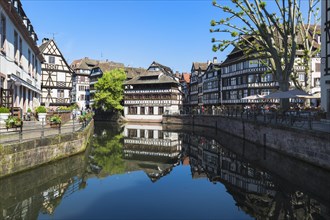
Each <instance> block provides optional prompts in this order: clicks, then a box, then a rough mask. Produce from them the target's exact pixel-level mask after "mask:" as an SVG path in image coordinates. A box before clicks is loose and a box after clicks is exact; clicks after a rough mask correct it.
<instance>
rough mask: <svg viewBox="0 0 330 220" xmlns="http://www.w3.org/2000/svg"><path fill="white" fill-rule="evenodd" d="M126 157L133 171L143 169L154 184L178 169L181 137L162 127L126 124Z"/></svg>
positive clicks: (124, 147)
mask: <svg viewBox="0 0 330 220" xmlns="http://www.w3.org/2000/svg"><path fill="white" fill-rule="evenodd" d="M123 153H124V159H125V160H127V163H128V167H130V170H132V168H133V167H135V169H136V170H140V169H142V170H144V171H145V172H146V173H147V175H148V177H149V178H150V179H151V181H153V182H155V181H157V180H158V179H160V178H161V177H163V176H165V175H167V174H168V173H170V172H171V171H172V168H173V167H174V166H175V165H178V163H179V156H180V153H181V141H180V140H179V135H178V133H174V132H168V131H164V130H163V127H162V125H161V124H146V125H142V124H126V125H125V128H124V146H123ZM134 164H135V165H134ZM137 166H138V167H137Z"/></svg>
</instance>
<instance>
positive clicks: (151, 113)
mask: <svg viewBox="0 0 330 220" xmlns="http://www.w3.org/2000/svg"><path fill="white" fill-rule="evenodd" d="M153 114H154V107H149V115H153Z"/></svg>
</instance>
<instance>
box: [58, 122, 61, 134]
mask: <svg viewBox="0 0 330 220" xmlns="http://www.w3.org/2000/svg"><path fill="white" fill-rule="evenodd" d="M58 134H61V123H60V124H59V125H58Z"/></svg>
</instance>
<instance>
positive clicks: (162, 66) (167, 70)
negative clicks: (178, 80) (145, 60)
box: [148, 61, 173, 75]
mask: <svg viewBox="0 0 330 220" xmlns="http://www.w3.org/2000/svg"><path fill="white" fill-rule="evenodd" d="M152 67H159V68H160V69H162V70H163V71H164V73H166V74H170V75H173V70H172V69H171V68H169V67H168V66H165V65H162V64H160V63H157V62H155V61H153V62H152V64H150V66H149V68H148V70H149V69H150V68H152Z"/></svg>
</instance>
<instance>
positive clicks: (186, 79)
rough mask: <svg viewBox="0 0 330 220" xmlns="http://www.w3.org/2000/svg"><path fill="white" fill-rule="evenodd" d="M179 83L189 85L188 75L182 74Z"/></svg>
mask: <svg viewBox="0 0 330 220" xmlns="http://www.w3.org/2000/svg"><path fill="white" fill-rule="evenodd" d="M180 81H181V82H186V83H187V84H189V83H190V73H182V75H181V79H180Z"/></svg>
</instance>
